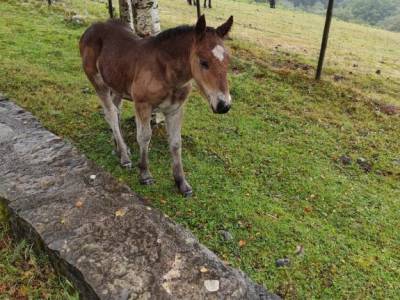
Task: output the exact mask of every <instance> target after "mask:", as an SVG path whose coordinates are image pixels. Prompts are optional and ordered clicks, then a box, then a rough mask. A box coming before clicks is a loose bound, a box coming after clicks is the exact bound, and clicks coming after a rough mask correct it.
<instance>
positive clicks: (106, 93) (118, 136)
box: [96, 85, 132, 168]
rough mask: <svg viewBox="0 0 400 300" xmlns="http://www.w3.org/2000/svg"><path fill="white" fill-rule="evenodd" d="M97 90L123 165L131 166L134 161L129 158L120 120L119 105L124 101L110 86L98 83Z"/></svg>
mask: <svg viewBox="0 0 400 300" xmlns="http://www.w3.org/2000/svg"><path fill="white" fill-rule="evenodd" d="M96 91H97V94H98V96H99V98H100V100H101V101H100V103H101V105H102V107H103V110H104V115H105V119H106V121H107V123H108V124H109V125H110V127H111V130H112V132H113V136H114V140H115V144H116V146H117V152H118V154H119V157H120V163H121V166H123V167H127V168H130V167H131V166H132V162H131V160H130V158H129V156H130V155H129V149H128V146H127V145H126V144H125V141H124V138H123V137H122V133H121V128H120V122H119V105H120V103H121V101H122V100H121V97H120V96H119V95H116V94H115V93H113V92H112V91H111V89H110V88H107V87H105V86H102V85H97V86H96Z"/></svg>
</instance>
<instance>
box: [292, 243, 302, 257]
mask: <svg viewBox="0 0 400 300" xmlns="http://www.w3.org/2000/svg"><path fill="white" fill-rule="evenodd" d="M294 254H296V255H303V254H304V246H303V245H297V246H296V251H295V252H294Z"/></svg>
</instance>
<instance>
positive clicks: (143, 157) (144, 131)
mask: <svg viewBox="0 0 400 300" xmlns="http://www.w3.org/2000/svg"><path fill="white" fill-rule="evenodd" d="M135 110H136V118H135V120H136V129H137V134H136V138H137V141H138V144H139V148H140V159H139V164H138V167H139V181H140V183H141V184H145V185H149V184H153V183H154V179H153V177H152V176H151V173H150V170H149V144H150V140H151V126H150V120H151V112H152V107H151V105H150V104H148V103H145V102H140V100H139V99H137V101H136V102H135Z"/></svg>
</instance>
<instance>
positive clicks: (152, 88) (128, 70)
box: [79, 15, 233, 196]
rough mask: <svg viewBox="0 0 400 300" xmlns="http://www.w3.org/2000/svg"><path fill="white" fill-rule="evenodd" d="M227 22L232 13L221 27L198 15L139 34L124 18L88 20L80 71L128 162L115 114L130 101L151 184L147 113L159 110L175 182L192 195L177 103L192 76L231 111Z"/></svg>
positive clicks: (144, 177)
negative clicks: (185, 22) (189, 21)
mask: <svg viewBox="0 0 400 300" xmlns="http://www.w3.org/2000/svg"><path fill="white" fill-rule="evenodd" d="M232 23H233V17H230V18H229V19H228V20H227V21H226V22H225V23H224V24H222V25H221V26H219V27H218V28H211V27H207V26H206V20H205V17H204V15H203V16H201V17H200V18H199V20H198V21H197V24H196V25H195V26H179V27H176V28H173V29H169V30H166V31H164V32H162V33H160V34H159V35H157V36H155V37H149V38H144V39H141V38H139V37H137V36H135V35H134V34H133V33H132V31H131V30H130V28H129V27H128V26H126V25H125V24H123V23H122V22H119V21H107V22H105V23H96V24H93V25H92V26H90V27H89V28H88V29H87V30H86V32H85V33H84V34H83V36H82V37H81V40H80V43H79V48H80V53H81V57H82V60H83V69H84V71H85V73H86V75H87V77H88V78H89V80H90V82H91V83H92V84H93V86H94V88H95V89H96V92H97V94H98V96H99V98H100V100H101V101H100V102H101V104H102V106H103V109H104V113H105V119H106V121H107V122H108V124H109V125H110V127H111V129H112V132H113V136H114V140H115V144H116V148H117V153H118V155H119V157H120V162H121V164H122V165H123V166H126V167H131V165H132V164H131V160H130V152H129V149H128V147H127V145H126V143H125V141H124V138H123V136H122V133H121V128H120V121H119V113H120V106H121V102H122V98H124V99H128V100H133V101H134V104H135V112H136V118H135V119H136V127H137V142H138V144H139V148H140V160H139V164H138V166H139V170H140V173H139V176H140V182H141V183H142V184H152V183H153V182H154V180H153V178H152V176H151V174H150V171H149V163H148V149H149V143H150V139H151V133H152V132H151V127H150V119H151V114H152V112H153V111H161V112H162V113H163V114H164V115H165V117H166V127H167V132H168V140H169V145H170V151H171V154H172V159H173V166H172V169H173V176H174V179H175V182H176V185H177V187H178V188H179V190H180V192H181V193H182V194H183V195H185V196H190V195H191V194H192V188H191V187H190V185H189V184H188V182H187V181H186V178H185V173H184V171H183V167H182V159H181V127H182V111H183V107H182V106H183V103H184V102H185V100H186V98H187V97H188V94H189V93H190V90H191V79H194V80H195V82H196V83H197V85H198V87H199V90H200V92H201V93H202V95H203V96H204V98H206V99H207V101H208V102H209V104H210V106H211V108H212V110H213V112H215V113H221V114H222V113H226V112H228V111H229V109H230V107H231V96H230V94H229V87H228V81H227V71H228V64H229V54H228V52H227V51H226V49H225V47H224V43H223V39H224V38H225V37H226V36H227V34H228V33H229V31H230V29H231V27H232Z"/></svg>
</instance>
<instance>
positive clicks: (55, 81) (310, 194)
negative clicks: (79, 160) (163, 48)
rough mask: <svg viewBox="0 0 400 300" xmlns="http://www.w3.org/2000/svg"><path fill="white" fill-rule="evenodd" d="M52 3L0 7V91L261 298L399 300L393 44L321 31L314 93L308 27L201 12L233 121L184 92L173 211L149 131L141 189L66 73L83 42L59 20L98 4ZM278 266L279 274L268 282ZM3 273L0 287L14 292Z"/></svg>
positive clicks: (223, 7) (371, 35) (281, 15)
mask: <svg viewBox="0 0 400 300" xmlns="http://www.w3.org/2000/svg"><path fill="white" fill-rule="evenodd" d="M63 2H64V1H62V3H61V4H58V5H57V6H56V7H54V8H52V9H48V8H47V6H45V5H38V4H37V3H38V2H37V1H30V2H29V1H28V2H26V3H25V4H16V3H17V1H12V0H9V1H5V2H4V1H3V2H2V3H1V4H0V15H1V16H2V17H1V18H0V91H3V92H6V93H7V94H8V95H9V96H10V97H12V98H13V99H15V100H16V101H17V103H18V104H20V105H21V106H23V107H25V108H27V109H29V110H30V111H32V112H33V113H34V114H35V115H36V116H37V117H38V118H39V119H40V120H41V121H42V123H43V124H44V125H45V126H46V127H47V128H49V129H50V130H52V131H53V132H55V133H57V134H58V135H60V136H63V137H64V138H66V139H69V140H70V141H71V142H72V143H74V144H75V145H76V146H77V147H78V148H79V149H80V150H81V151H82V152H83V153H85V154H86V155H87V156H88V157H89V158H90V159H92V160H94V161H96V162H97V163H98V164H99V165H101V166H103V167H104V168H105V169H106V170H108V171H110V172H111V173H112V174H114V175H115V176H116V177H117V178H120V180H121V181H124V182H126V183H128V184H129V185H130V186H131V187H132V189H133V190H135V191H137V192H138V193H140V194H142V195H143V196H145V197H147V198H149V199H151V201H152V203H153V204H154V205H155V206H156V207H158V208H160V209H161V210H163V211H164V212H165V213H167V214H168V215H170V216H171V217H172V218H174V219H175V220H176V221H177V222H179V223H181V224H184V225H185V226H187V227H188V228H190V229H191V230H192V231H193V232H194V233H195V234H196V235H197V236H198V237H199V239H200V241H201V242H202V243H204V244H205V245H207V246H208V247H209V248H211V249H212V250H213V251H215V252H216V253H217V254H218V255H219V256H220V257H221V258H222V259H224V260H226V261H228V262H229V263H230V264H231V265H233V266H235V267H240V268H241V269H242V270H243V271H245V272H247V273H248V274H249V275H250V276H251V277H252V278H253V279H254V280H255V281H257V282H259V283H262V284H263V285H265V286H266V287H267V288H268V289H270V290H271V291H274V292H276V293H279V294H280V295H282V296H284V297H286V298H288V299H310V298H315V299H317V298H318V299H366V298H370V299H398V295H399V290H400V282H399V279H398V278H399V277H400V230H399V229H400V221H399V211H400V201H399V199H400V144H399V140H400V122H399V115H388V114H386V113H385V111H387V110H386V109H385V105H386V104H392V105H395V106H397V107H398V106H400V99H399V98H398V97H399V95H400V48H399V45H400V34H398V33H397V34H396V33H390V32H386V31H382V30H378V29H373V28H367V27H362V26H359V25H354V24H348V23H345V22H339V21H334V22H333V24H332V26H333V28H332V30H333V31H332V36H331V41H330V47H329V51H328V53H327V55H328V56H327V69H326V73H325V74H326V75H325V80H324V81H323V82H320V83H317V82H315V81H313V79H312V77H313V73H314V70H313V65H314V64H315V60H316V54H317V49H318V47H319V43H320V38H321V31H322V25H323V18H321V17H320V16H315V15H310V14H306V13H300V12H292V11H286V10H282V9H277V10H270V9H267V8H266V7H264V6H261V5H255V4H249V3H247V2H243V1H241V2H239V1H228V0H220V1H218V2H216V4H215V5H216V7H215V9H213V10H210V11H207V19H208V20H209V22H210V24H212V25H217V24H219V23H222V22H223V20H224V19H226V18H227V17H228V16H229V15H230V14H233V15H234V16H235V22H236V23H235V27H234V31H233V33H232V38H233V40H232V41H229V42H228V45H229V47H230V49H231V52H232V55H233V57H234V59H233V62H232V72H231V76H230V83H231V93H232V97H233V99H234V107H233V109H232V110H231V112H230V113H229V114H227V115H224V116H216V115H214V114H212V113H211V112H210V110H209V108H208V106H207V105H206V103H205V101H204V100H203V99H201V98H200V96H199V95H198V94H197V93H196V92H195V93H193V94H192V96H191V98H190V100H189V101H188V103H187V105H186V109H185V122H184V128H183V140H184V142H183V144H184V146H183V159H184V165H185V169H186V172H187V175H188V180H189V182H190V183H191V185H192V186H193V188H194V192H195V195H194V197H193V198H191V199H189V200H187V199H183V198H182V197H181V196H180V195H179V194H178V192H177V190H176V189H175V187H174V185H173V181H172V178H171V174H170V172H171V171H170V158H169V153H168V152H169V151H168V146H167V142H166V137H165V130H164V129H163V128H156V129H155V130H154V132H153V139H152V144H151V152H150V162H151V168H152V173H153V175H154V177H155V179H156V180H157V184H156V185H154V186H151V187H143V186H141V185H140V184H139V183H138V180H137V174H136V171H127V170H124V169H122V168H120V167H119V165H118V160H117V158H116V157H114V156H112V155H111V152H112V150H113V146H112V142H111V134H110V132H109V130H108V127H107V125H106V123H105V121H104V120H103V117H102V115H101V113H100V107H99V104H98V102H97V99H96V96H95V94H94V91H93V89H92V88H91V87H90V85H89V83H88V81H87V80H86V78H85V77H84V75H83V72H82V70H81V66H80V60H79V55H78V49H77V41H78V39H79V37H80V35H81V34H82V32H83V30H84V29H85V27H84V26H83V27H80V26H76V25H72V24H70V23H69V22H66V21H64V18H65V16H67V15H69V14H70V12H68V11H72V10H73V11H75V12H79V14H81V15H83V16H84V17H85V18H86V19H87V20H88V22H90V21H93V20H96V19H101V18H105V17H106V13H107V11H106V9H105V6H104V5H105V4H101V3H97V2H91V1H90V2H89V1H78V0H70V1H65V2H64V3H66V4H65V6H63V5H62V4H63ZM42 3H43V2H42ZM160 12H161V21H162V25H163V26H164V27H170V26H173V25H176V24H180V23H189V22H190V23H191V22H193V21H194V14H195V10H194V8H193V7H189V6H187V5H185V1H183V0H182V1H176V0H161V1H160ZM378 69H379V70H381V75H378V74H376V70H378ZM350 72H351V74H350ZM335 77H336V80H335V79H334V78H335ZM343 77H344V78H343ZM87 87H90V90H89V93H87V92H85V93H83V91H85V88H87ZM132 115H133V111H132V108H131V106H130V105H129V103H125V105H124V110H123V130H124V133H125V136H126V139H127V141H128V144H129V146H130V147H131V149H132V150H133V151H132V153H133V159H134V160H137V159H138V155H137V153H138V151H137V150H138V147H137V145H136V142H135V128H134V125H133V121H132ZM343 155H347V156H348V157H349V158H351V160H352V161H351V163H350V164H349V165H344V164H343V163H341V161H340V159H339V158H340V157H341V156H343ZM359 158H364V159H365V160H366V161H367V162H368V163H369V164H370V165H371V167H372V169H371V170H370V171H369V172H366V171H364V170H363V169H362V168H360V166H359V164H358V163H357V162H356V160H357V159H359ZM3 224H4V222H3ZM2 226H3V225H2ZM220 230H226V231H229V232H230V233H231V234H232V236H233V239H232V240H228V241H225V240H224V239H223V238H222V237H221V234H220V232H219V231H220ZM300 248H301V249H304V251H300V252H303V253H301V254H300V255H299V254H295V252H296V249H297V250H298V249H300ZM12 249H13V248H12V246H9V249H8V250H7V249H6V251H8V252H6V253H8V254H6V255H11V253H12V251H13V250H12ZM297 252H299V251H297ZM284 257H288V258H289V259H290V261H291V264H290V266H287V267H285V268H278V267H276V266H275V260H276V259H278V258H284ZM7 266H8V264H7ZM7 266H6V268H5V270H7V268H8V267H7ZM1 268H3V269H4V267H2V266H1V264H0V270H2V269H1ZM7 274H8V277H7V278H8V279H6V283H5V284H9V283H10V282H13V281H15V280H17V279H18V278H19V277H20V275H19V274H18V273H16V274H14V273H7ZM52 276H53V275H49V277H50V279H49V280H50V281H52V279H51V278H53V277H52ZM7 280H8V281H7ZM45 280H47V278H46V279H45ZM52 284H53V283H52ZM0 286H1V279H0ZM57 289H58V288H55V291H54V293H57V292H56V291H57ZM0 297H1V296H0Z"/></svg>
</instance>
